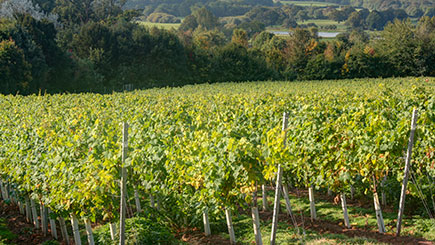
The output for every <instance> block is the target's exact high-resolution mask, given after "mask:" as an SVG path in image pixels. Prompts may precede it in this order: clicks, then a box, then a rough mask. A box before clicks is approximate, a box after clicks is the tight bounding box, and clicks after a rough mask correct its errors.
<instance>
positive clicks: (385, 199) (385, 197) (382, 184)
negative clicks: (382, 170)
mask: <svg viewBox="0 0 435 245" xmlns="http://www.w3.org/2000/svg"><path fill="white" fill-rule="evenodd" d="M386 182H387V176H386V175H385V176H384V179H382V182H381V188H382V194H381V195H382V199H381V200H382V206H386V205H387V195H386V194H385V184H386Z"/></svg>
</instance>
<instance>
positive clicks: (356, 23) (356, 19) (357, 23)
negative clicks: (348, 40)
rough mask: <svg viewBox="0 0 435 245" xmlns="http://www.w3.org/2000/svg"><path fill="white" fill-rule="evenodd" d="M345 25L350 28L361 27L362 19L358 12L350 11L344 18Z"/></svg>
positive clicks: (362, 24)
mask: <svg viewBox="0 0 435 245" xmlns="http://www.w3.org/2000/svg"><path fill="white" fill-rule="evenodd" d="M346 25H348V26H350V27H351V28H363V26H364V19H363V18H362V16H361V14H360V13H359V12H352V13H351V14H350V15H349V18H348V19H347V20H346Z"/></svg>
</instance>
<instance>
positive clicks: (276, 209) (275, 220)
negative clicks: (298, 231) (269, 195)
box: [270, 164, 282, 245]
mask: <svg viewBox="0 0 435 245" xmlns="http://www.w3.org/2000/svg"><path fill="white" fill-rule="evenodd" d="M281 179H282V168H281V164H279V165H278V174H277V176H276V188H275V201H274V204H273V217H272V233H271V234H270V245H275V238H276V230H277V229H278V215H279V206H280V205H279V204H280V203H279V201H280V196H281V195H280V190H281Z"/></svg>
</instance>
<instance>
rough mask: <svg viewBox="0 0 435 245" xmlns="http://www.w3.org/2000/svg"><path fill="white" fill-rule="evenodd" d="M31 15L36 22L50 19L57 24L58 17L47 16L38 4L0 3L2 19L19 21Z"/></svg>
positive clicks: (26, 0) (15, 0)
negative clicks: (24, 16) (18, 19)
mask: <svg viewBox="0 0 435 245" xmlns="http://www.w3.org/2000/svg"><path fill="white" fill-rule="evenodd" d="M23 15H30V16H32V18H34V19H36V20H42V19H48V20H50V21H52V22H56V20H57V15H55V14H46V13H44V11H43V10H42V9H41V7H40V6H39V5H38V4H36V5H35V4H34V3H33V2H32V1H31V0H4V1H2V2H0V18H9V19H17V18H21V16H23Z"/></svg>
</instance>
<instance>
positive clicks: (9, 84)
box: [0, 40, 32, 94]
mask: <svg viewBox="0 0 435 245" xmlns="http://www.w3.org/2000/svg"><path fill="white" fill-rule="evenodd" d="M30 68H31V66H30V64H29V63H27V62H26V60H25V57H24V52H23V51H22V50H21V49H19V48H18V47H17V46H16V45H15V42H14V41H6V40H5V41H1V42H0V77H1V83H0V91H3V93H7V94H8V93H15V92H16V91H18V90H21V91H23V90H24V91H26V90H27V89H28V87H29V83H30V82H31V80H32V76H31V71H30Z"/></svg>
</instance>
